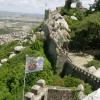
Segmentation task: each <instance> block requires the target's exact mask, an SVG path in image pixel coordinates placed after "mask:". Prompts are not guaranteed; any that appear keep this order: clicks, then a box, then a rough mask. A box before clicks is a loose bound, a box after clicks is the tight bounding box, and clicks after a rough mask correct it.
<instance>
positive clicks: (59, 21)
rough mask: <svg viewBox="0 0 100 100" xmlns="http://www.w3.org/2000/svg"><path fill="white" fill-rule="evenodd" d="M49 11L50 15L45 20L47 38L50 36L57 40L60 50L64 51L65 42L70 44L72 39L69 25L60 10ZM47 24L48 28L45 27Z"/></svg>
mask: <svg viewBox="0 0 100 100" xmlns="http://www.w3.org/2000/svg"><path fill="white" fill-rule="evenodd" d="M48 12H49V13H48V14H49V15H48V16H49V17H48V18H47V19H46V20H45V22H44V24H45V25H44V32H45V36H46V39H47V40H48V37H49V38H52V39H53V40H54V41H55V43H56V45H57V48H58V49H59V51H63V50H64V48H63V46H64V44H65V43H66V44H68V42H69V39H70V35H69V32H68V31H70V29H69V27H68V24H67V22H66V21H65V19H64V18H63V16H61V14H60V13H59V12H56V11H55V12H54V11H53V12H51V11H48ZM46 26H47V28H48V30H47V29H45V28H46Z"/></svg>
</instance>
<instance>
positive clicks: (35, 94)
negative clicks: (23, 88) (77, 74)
mask: <svg viewBox="0 0 100 100" xmlns="http://www.w3.org/2000/svg"><path fill="white" fill-rule="evenodd" d="M72 97H73V92H72V91H71V90H70V89H68V88H65V87H58V86H46V85H45V81H44V80H39V81H38V82H37V84H36V85H34V86H33V87H32V88H31V91H30V92H27V93H26V94H25V100H72Z"/></svg>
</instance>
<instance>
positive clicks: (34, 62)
mask: <svg viewBox="0 0 100 100" xmlns="http://www.w3.org/2000/svg"><path fill="white" fill-rule="evenodd" d="M43 64H44V58H43V57H29V56H28V55H26V66H25V75H24V85H23V100H24V94H25V83H26V82H25V81H26V75H27V73H32V72H37V71H42V70H43Z"/></svg>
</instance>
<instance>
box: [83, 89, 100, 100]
mask: <svg viewBox="0 0 100 100" xmlns="http://www.w3.org/2000/svg"><path fill="white" fill-rule="evenodd" d="M82 100H100V88H99V89H98V90H96V91H94V92H92V93H91V94H89V95H88V96H86V97H85V98H84V99H82Z"/></svg>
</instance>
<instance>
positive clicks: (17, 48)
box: [14, 46, 25, 52]
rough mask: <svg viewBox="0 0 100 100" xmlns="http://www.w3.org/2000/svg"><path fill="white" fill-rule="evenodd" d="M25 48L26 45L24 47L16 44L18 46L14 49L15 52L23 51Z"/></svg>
mask: <svg viewBox="0 0 100 100" xmlns="http://www.w3.org/2000/svg"><path fill="white" fill-rule="evenodd" d="M23 49H25V47H23V46H16V47H15V48H14V51H15V52H21V51H22V50H23Z"/></svg>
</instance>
